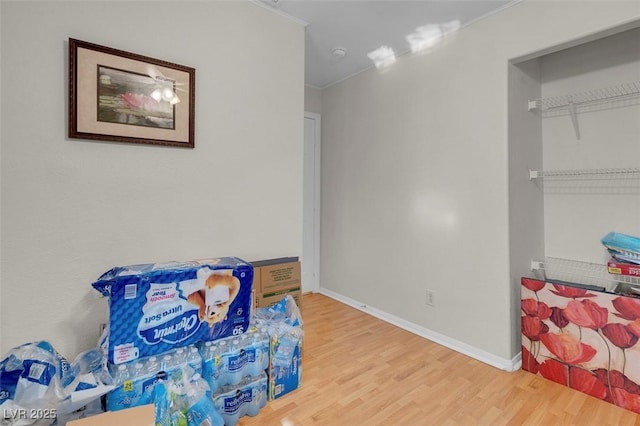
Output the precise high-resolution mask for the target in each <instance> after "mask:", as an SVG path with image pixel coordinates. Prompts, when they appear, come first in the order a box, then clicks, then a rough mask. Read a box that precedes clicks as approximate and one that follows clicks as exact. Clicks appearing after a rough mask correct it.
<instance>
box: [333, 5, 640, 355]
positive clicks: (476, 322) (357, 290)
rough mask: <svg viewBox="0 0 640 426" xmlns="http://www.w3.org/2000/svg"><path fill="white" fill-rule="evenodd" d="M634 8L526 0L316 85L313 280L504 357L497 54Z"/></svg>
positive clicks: (503, 189) (505, 222)
mask: <svg viewBox="0 0 640 426" xmlns="http://www.w3.org/2000/svg"><path fill="white" fill-rule="evenodd" d="M638 18H640V3H638V2H617V1H600V2H598V1H593V2H572V1H565V2H537V1H523V2H521V3H517V4H515V5H513V6H512V7H510V8H507V9H505V10H503V11H502V12H500V13H497V14H494V15H492V16H490V17H487V18H485V19H482V20H479V21H477V22H475V23H473V24H472V25H470V26H468V27H465V28H463V29H461V30H460V31H458V32H457V33H456V34H455V35H453V36H451V37H448V38H447V39H446V40H445V41H444V42H443V43H442V44H440V45H439V46H436V47H435V48H433V49H432V50H431V51H430V52H428V53H427V54H423V55H405V56H402V57H400V58H399V60H398V61H397V62H396V63H395V64H394V65H393V66H392V67H391V68H389V69H387V70H385V72H380V71H378V70H370V71H367V72H364V73H361V74H359V75H357V76H354V77H352V78H350V79H348V80H345V81H344V82H342V83H339V84H336V85H334V86H331V87H329V88H327V89H325V90H323V94H322V119H323V135H322V136H323V140H322V145H323V147H322V148H323V151H322V163H323V166H322V197H323V198H322V200H323V201H322V237H321V238H322V255H321V258H322V267H321V272H320V276H321V277H322V283H321V286H322V287H323V288H325V289H327V290H329V291H331V292H334V293H336V294H339V295H342V296H344V297H346V298H350V299H352V300H356V301H358V302H360V303H362V304H364V305H366V306H369V307H372V308H374V309H377V310H381V311H384V312H386V313H388V314H390V315H393V316H395V317H398V318H400V319H402V320H404V321H407V322H409V323H411V324H415V325H417V326H419V327H422V328H424V329H427V330H431V331H433V332H435V333H438V334H439V335H442V336H445V337H446V338H447V339H450V341H452V342H455V343H456V344H460V345H467V346H468V347H472V348H476V349H477V350H478V351H479V352H482V353H483V354H488V355H490V356H495V357H497V358H499V359H502V360H504V361H505V362H504V363H505V364H507V363H508V362H510V361H511V360H512V359H513V358H514V357H515V356H517V354H518V352H519V350H520V343H519V335H520V330H519V328H518V326H517V318H515V314H514V310H513V309H512V304H513V303H514V300H515V298H514V296H513V295H514V292H515V291H517V287H516V285H517V284H516V283H513V282H512V281H511V279H510V276H509V259H510V243H509V188H508V179H509V164H508V113H507V111H508V96H507V88H508V69H509V67H508V60H509V59H510V58H514V57H518V56H523V55H526V54H529V53H531V52H536V51H538V50H541V49H546V48H549V47H551V46H554V45H557V44H560V43H563V42H566V41H569V40H573V39H575V38H579V37H582V36H585V35H587V34H590V33H594V32H598V31H600V30H603V29H606V28H609V27H613V26H616V25H619V24H621V23H623V22H628V21H630V20H633V19H638ZM427 289H429V290H432V291H433V292H435V307H428V306H426V303H425V299H426V297H425V292H426V290H427Z"/></svg>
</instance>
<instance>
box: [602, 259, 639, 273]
mask: <svg viewBox="0 0 640 426" xmlns="http://www.w3.org/2000/svg"><path fill="white" fill-rule="evenodd" d="M607 270H608V271H609V273H610V274H616V275H631V276H635V277H640V265H635V264H633V263H623V262H617V261H616V260H615V259H611V260H609V262H608V263H607Z"/></svg>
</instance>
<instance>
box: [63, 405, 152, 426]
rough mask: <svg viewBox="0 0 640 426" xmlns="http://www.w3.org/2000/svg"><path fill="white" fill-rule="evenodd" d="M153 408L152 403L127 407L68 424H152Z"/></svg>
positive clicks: (111, 425)
mask: <svg viewBox="0 0 640 426" xmlns="http://www.w3.org/2000/svg"><path fill="white" fill-rule="evenodd" d="M154 410H155V408H154V405H153V404H149V405H141V406H139V407H134V408H127V409H126V410H120V411H108V412H106V413H104V414H98V415H96V416H91V417H87V418H85V419H80V420H73V421H70V422H68V423H67V425H68V426H113V425H118V426H154V425H155V423H156V419H155V411H154Z"/></svg>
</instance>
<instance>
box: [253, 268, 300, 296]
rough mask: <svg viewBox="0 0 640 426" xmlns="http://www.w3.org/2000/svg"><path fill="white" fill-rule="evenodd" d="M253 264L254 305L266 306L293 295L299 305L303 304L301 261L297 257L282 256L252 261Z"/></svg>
mask: <svg viewBox="0 0 640 426" xmlns="http://www.w3.org/2000/svg"><path fill="white" fill-rule="evenodd" d="M251 264H252V265H253V271H254V273H253V289H254V292H255V295H254V305H253V306H254V307H255V308H264V307H267V306H270V305H272V304H274V303H276V302H279V301H280V300H282V298H283V297H285V296H286V295H287V294H290V295H291V296H293V298H294V299H295V301H296V304H297V305H298V307H301V306H302V304H301V302H302V287H301V285H302V283H301V272H300V262H299V261H298V258H297V257H281V258H277V259H267V260H259V261H255V262H251Z"/></svg>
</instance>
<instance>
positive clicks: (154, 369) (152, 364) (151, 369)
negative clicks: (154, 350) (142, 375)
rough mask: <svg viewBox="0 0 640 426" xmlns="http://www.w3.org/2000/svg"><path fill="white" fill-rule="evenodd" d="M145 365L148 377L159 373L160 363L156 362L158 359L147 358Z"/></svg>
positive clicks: (153, 357)
mask: <svg viewBox="0 0 640 426" xmlns="http://www.w3.org/2000/svg"><path fill="white" fill-rule="evenodd" d="M146 364H147V365H146V368H145V370H146V373H147V374H148V375H150V376H154V375H156V374H158V371H160V363H159V362H158V358H156V357H155V356H151V357H149V359H147V363H146Z"/></svg>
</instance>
